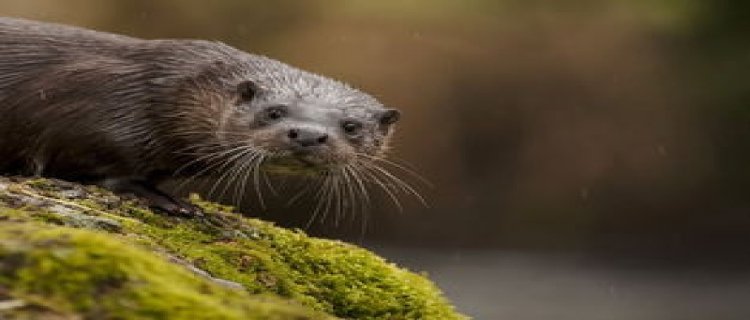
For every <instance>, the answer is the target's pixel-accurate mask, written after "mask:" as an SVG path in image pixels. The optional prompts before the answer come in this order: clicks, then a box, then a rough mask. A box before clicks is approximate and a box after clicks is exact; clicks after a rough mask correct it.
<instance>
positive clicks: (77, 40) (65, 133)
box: [0, 18, 408, 216]
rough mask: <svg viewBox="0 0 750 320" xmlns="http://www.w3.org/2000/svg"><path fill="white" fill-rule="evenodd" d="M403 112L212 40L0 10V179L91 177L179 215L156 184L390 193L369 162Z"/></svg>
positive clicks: (178, 203)
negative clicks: (274, 183) (374, 188)
mask: <svg viewBox="0 0 750 320" xmlns="http://www.w3.org/2000/svg"><path fill="white" fill-rule="evenodd" d="M399 118H400V112H399V111H398V110H396V109H392V108H386V107H385V106H384V105H383V104H382V103H380V102H379V101H378V100H377V99H375V98H374V97H372V96H371V95H368V94H366V93H364V92H362V91H359V90H357V89H354V88H352V87H351V86H349V85H347V84H344V83H342V82H339V81H336V80H332V79H330V78H326V77H323V76H320V75H317V74H313V73H310V72H307V71H303V70H300V69H297V68H295V67H292V66H290V65H287V64H284V63H282V62H279V61H277V60H274V59H271V58H268V57H265V56H260V55H254V54H250V53H246V52H243V51H241V50H239V49H235V48H233V47H231V46H228V45H226V44H224V43H221V42H215V41H204V40H187V39H155V40H146V39H140V38H135V37H129V36H123V35H117V34H112V33H105V32H99V31H94V30H89V29H84V28H80V27H74V26H67V25H61V24H53V23H45V22H36V21H31V20H25V19H18V18H0V173H2V174H17V175H36V176H43V177H52V178H59V179H63V180H70V181H75V182H81V183H89V184H96V185H99V186H102V187H105V188H108V189H110V190H112V191H113V192H116V193H121V194H133V195H135V196H137V197H139V198H142V199H144V200H145V201H146V202H147V203H148V204H149V205H151V206H152V207H153V208H156V209H159V211H161V212H165V213H168V214H175V215H187V216H193V215H199V214H200V210H198V209H196V208H195V207H194V206H193V205H191V204H189V203H188V202H187V201H184V200H181V199H178V198H177V197H175V196H173V195H172V194H169V193H167V192H164V191H162V190H161V189H160V188H159V185H160V184H161V183H162V182H164V181H166V180H169V179H180V178H183V179H192V178H196V177H212V178H214V179H218V180H223V181H225V182H231V181H234V182H238V181H239V183H241V184H242V185H244V184H245V183H246V182H247V180H249V179H254V180H256V183H255V185H256V186H257V179H258V171H260V170H268V171H269V172H274V171H277V172H286V173H291V174H301V175H312V176H317V177H323V178H322V179H321V181H323V183H321V184H320V187H319V188H318V189H319V190H318V193H319V194H320V193H322V194H323V195H324V196H326V197H331V196H335V195H338V196H340V195H342V194H346V193H348V194H350V195H355V194H359V195H365V192H366V191H365V189H364V187H363V182H364V181H365V180H369V181H374V182H375V184H377V185H379V186H380V187H382V188H384V189H385V190H386V191H387V192H388V193H389V194H390V193H391V192H390V191H389V190H391V189H392V187H391V186H392V185H394V184H396V185H397V184H399V183H401V182H400V180H399V179H398V178H396V177H394V176H393V175H392V174H390V173H388V172H387V171H386V170H384V169H383V168H382V167H381V166H378V165H376V163H377V162H378V161H387V160H384V154H385V152H386V150H387V149H388V142H389V139H390V137H391V135H392V132H393V130H394V123H396V122H397V120H398V119H399ZM332 181H335V183H334V182H332ZM389 181H390V182H389ZM344 183H345V184H346V185H345V186H343V185H342V184H344ZM401 185H402V188H404V187H403V184H401ZM406 188H408V186H406ZM243 192H244V191H243ZM326 193H327V195H326ZM329 205H330V204H329Z"/></svg>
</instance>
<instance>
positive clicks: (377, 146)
mask: <svg viewBox="0 0 750 320" xmlns="http://www.w3.org/2000/svg"><path fill="white" fill-rule="evenodd" d="M312 80H313V82H312V83H304V85H302V86H296V87H294V86H286V87H284V88H286V89H285V90H276V91H275V90H273V89H268V88H265V87H263V86H262V85H259V84H256V82H254V81H241V82H240V83H238V84H237V85H236V90H237V99H236V105H235V106H233V111H232V112H231V116H229V117H228V119H227V121H226V122H225V125H226V126H227V128H225V130H226V131H228V132H242V133H244V134H242V135H234V136H227V137H226V139H229V140H231V141H230V142H233V143H242V142H244V143H246V144H249V145H251V146H252V147H253V149H255V150H259V151H260V152H263V153H264V155H265V159H266V160H265V161H264V167H266V169H270V170H272V171H273V169H279V170H275V171H280V172H290V171H291V172H295V171H296V170H295V169H302V170H306V171H309V170H313V171H318V170H325V169H326V168H330V167H336V166H342V165H346V164H348V163H353V162H355V161H356V160H357V159H358V158H362V157H365V158H370V157H380V156H382V155H383V153H384V152H385V151H386V149H387V144H388V139H389V137H390V135H391V133H392V131H393V124H394V123H395V122H396V121H398V119H399V116H400V114H399V112H398V111H397V110H395V109H386V108H384V107H383V106H382V105H381V104H380V103H378V102H377V101H376V100H375V99H374V98H372V97H370V96H369V95H366V94H364V93H362V92H359V91H357V90H355V89H352V88H349V87H347V86H346V85H343V84H341V83H338V82H334V81H331V80H328V79H325V78H317V77H314V78H312ZM289 88H293V90H292V89H289ZM305 90H306V91H305ZM319 92H320V94H319ZM290 169H291V170H290Z"/></svg>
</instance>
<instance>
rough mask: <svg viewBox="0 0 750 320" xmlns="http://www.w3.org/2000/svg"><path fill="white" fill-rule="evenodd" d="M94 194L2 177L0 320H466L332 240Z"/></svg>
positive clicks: (419, 283) (419, 284)
mask: <svg viewBox="0 0 750 320" xmlns="http://www.w3.org/2000/svg"><path fill="white" fill-rule="evenodd" d="M192 201H193V202H194V203H195V204H197V205H199V206H201V207H202V208H203V209H204V211H205V212H206V216H205V217H202V218H194V219H185V218H177V217H166V216H163V215H160V214H155V213H153V212H151V211H150V210H148V209H147V208H146V207H144V206H143V205H142V204H140V203H138V201H137V200H134V199H123V198H120V197H117V196H115V195H113V194H111V193H109V192H107V191H105V190H101V189H99V188H96V187H90V186H81V185H78V184H73V183H69V182H63V181H56V180H45V179H20V178H5V177H0V319H336V318H344V319H440V320H442V319H464V318H465V317H464V316H462V315H460V314H458V313H457V312H455V311H454V310H453V307H452V306H451V305H450V304H449V303H448V302H447V301H446V300H445V299H444V298H443V296H442V294H441V293H440V291H439V290H438V289H437V288H436V287H435V286H434V285H433V284H432V283H431V282H430V281H429V280H427V279H426V278H425V277H423V276H421V275H417V274H414V273H411V272H408V271H406V270H404V269H401V268H399V267H397V266H395V265H393V264H391V263H388V262H386V261H385V260H384V259H382V258H380V257H378V256H376V255H374V254H372V253H371V252H369V251H367V250H364V249H362V248H358V247H356V246H353V245H350V244H346V243H343V242H340V241H332V240H324V239H316V238H311V237H308V236H306V235H305V234H304V233H303V232H301V231H299V230H286V229H283V228H279V227H275V226H273V225H272V224H271V223H268V222H263V221H260V220H256V219H248V218H242V217H240V216H239V215H238V214H236V213H231V208H228V207H224V206H220V205H216V204H213V203H209V202H206V201H202V200H200V199H198V198H197V197H194V198H193V199H192Z"/></svg>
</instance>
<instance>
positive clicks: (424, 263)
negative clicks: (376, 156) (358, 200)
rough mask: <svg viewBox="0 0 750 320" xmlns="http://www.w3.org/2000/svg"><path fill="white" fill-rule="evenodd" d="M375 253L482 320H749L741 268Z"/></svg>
mask: <svg viewBox="0 0 750 320" xmlns="http://www.w3.org/2000/svg"><path fill="white" fill-rule="evenodd" d="M371 247H372V248H373V249H374V250H375V251H376V252H378V253H380V254H383V255H385V256H386V257H389V258H390V259H391V260H393V261H395V262H397V263H399V264H401V265H403V266H406V267H408V268H409V269H411V270H413V271H426V272H427V273H428V274H429V275H430V277H431V278H432V279H433V280H435V281H436V282H437V283H438V285H439V286H440V287H441V288H442V289H443V290H444V291H445V293H446V294H447V296H448V297H449V298H450V299H451V300H452V301H453V302H455V304H456V305H457V306H458V309H459V310H460V311H462V312H463V313H465V314H469V315H471V316H472V317H474V318H475V319H491V320H494V319H513V320H538V319H555V320H568V319H570V320H589V319H590V320H602V319H607V320H620V319H622V320H625V319H638V320H668V319H675V320H676V319H685V320H690V319H695V320H707V319H737V320H740V319H743V320H744V319H750V271H743V269H742V268H736V267H731V266H730V267H727V266H724V267H716V266H712V265H710V263H709V262H706V263H698V264H695V263H694V264H691V265H689V266H686V265H680V264H677V265H673V264H664V261H659V259H649V260H646V259H618V260H617V261H607V260H606V259H601V258H590V257H585V258H584V257H577V256H574V255H559V254H536V253H535V254H529V253H513V252H505V251H500V250H486V251H483V250H468V251H467V250H454V251H450V250H445V251H439V250H433V249H403V248H394V247H387V246H371ZM745 270H747V269H745Z"/></svg>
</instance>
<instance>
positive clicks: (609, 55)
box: [0, 0, 750, 319]
mask: <svg viewBox="0 0 750 320" xmlns="http://www.w3.org/2000/svg"><path fill="white" fill-rule="evenodd" d="M747 3H748V2H746V1H739V0H738V1H729V0H716V1H712V0H685V1H646V0H632V1H627V0H610V1H584V0H579V1H555V0H549V1H542V0H534V1H512V0H504V1H493V0H484V1H481V0H475V1H450V0H433V1H427V0H425V1H417V0H409V1H366V0H353V1H333V0H331V1H325V0H320V1H240V0H233V1H215V2H208V1H197V0H193V1H148V0H139V1H83V0H75V1H53V0H46V1H43V0H34V1H3V2H0V14H2V15H10V16H23V17H30V18H35V19H41V20H48V21H57V22H64V23H70V24H76V25H81V26H86V27H91V28H97V29H101V30H107V31H112V32H118V33H124V34H129V35H134V36H140V37H147V38H156V37H158V38H164V37H181V38H183V37H187V38H202V39H214V40H221V41H224V42H227V43H229V44H231V45H233V46H236V47H239V48H241V49H244V50H247V51H250V52H254V53H260V54H265V55H268V56H271V57H273V58H277V59H279V60H282V61H285V62H287V63H290V64H293V65H295V66H299V67H301V68H304V69H308V70H310V71H314V72H318V73H321V74H324V75H328V76H331V77H335V78H339V79H342V80H345V81H347V82H350V83H352V84H354V85H355V86H357V87H360V88H363V89H364V90H365V91H368V92H371V93H373V94H374V95H376V96H377V97H378V98H380V99H381V100H382V101H383V102H384V103H386V104H387V105H389V106H391V107H396V108H400V109H401V110H403V112H404V117H403V121H402V122H401V125H400V128H399V131H398V132H397V137H396V144H395V145H396V151H395V158H397V159H403V161H405V162H407V163H409V164H411V166H412V167H414V168H416V170H417V171H419V172H420V173H422V175H424V176H425V177H426V178H427V179H429V180H430V181H431V182H432V183H433V184H434V187H432V188H429V187H426V186H423V185H419V183H418V182H416V181H414V182H415V183H416V184H417V185H418V186H419V187H420V190H421V191H422V193H423V194H424V195H425V197H426V198H427V199H428V201H429V207H426V208H425V207H422V206H420V205H419V203H418V202H416V201H413V199H411V200H408V197H407V198H406V199H407V200H406V201H405V204H406V209H405V210H404V212H403V213H398V212H397V210H395V208H394V207H393V206H389V205H387V204H382V205H378V206H377V208H374V209H373V210H372V212H371V213H370V217H369V220H368V221H369V222H368V225H367V232H366V233H364V235H362V232H361V220H356V221H353V222H347V223H344V224H342V225H339V226H333V225H332V224H330V223H326V224H314V225H313V227H312V228H311V229H310V232H311V233H313V234H317V235H326V236H329V237H342V238H346V239H352V240H354V241H360V240H362V239H364V241H365V242H368V243H369V242H374V243H380V244H384V245H388V246H395V247H427V248H436V250H437V251H442V252H446V251H448V250H459V249H457V248H463V249H460V250H474V249H483V250H494V249H498V250H514V252H527V253H528V252H551V251H554V252H568V253H570V252H573V253H576V254H584V255H592V256H602V257H618V258H623V257H659V258H660V259H663V261H662V262H664V261H668V262H670V263H677V264H680V263H683V262H684V261H693V263H695V261H698V263H699V264H701V265H721V266H724V267H730V268H732V269H736V268H741V267H740V266H741V265H742V264H739V263H740V262H743V261H745V260H746V258H748V257H750V250H749V249H748V245H747V244H748V243H749V242H748V241H750V200H749V199H750V39H748V37H747V35H748V33H747V32H748V31H750V25H749V24H750V17H748V13H750V5H748V4H747ZM382 203H386V202H385V201H382ZM282 204H283V201H281V200H277V201H274V203H272V204H271V206H270V207H269V208H268V209H267V210H261V209H260V208H258V207H257V206H255V207H252V208H249V209H248V210H247V211H248V213H249V214H250V215H253V216H260V217H263V218H265V219H269V220H274V221H279V223H281V224H283V225H287V226H296V227H302V226H304V225H305V223H306V222H307V220H308V218H309V211H310V210H309V207H308V206H307V205H308V204H306V203H304V202H303V203H301V204H299V205H296V206H293V207H291V208H285V207H284V206H283V205H282ZM460 250H459V251H456V252H462V251H460ZM386 251H387V250H386ZM504 252H506V251H504ZM404 255H406V256H409V257H412V255H411V254H404ZM606 259H608V258H605V260H606ZM407 260H408V259H407ZM426 268H429V267H426ZM743 270H744V269H743ZM454 280H455V279H454ZM457 290H458V289H457ZM743 292H744V291H743ZM487 314H490V313H487ZM518 318H522V317H518ZM518 318H517V319H518Z"/></svg>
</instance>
